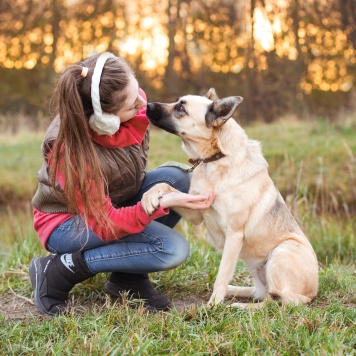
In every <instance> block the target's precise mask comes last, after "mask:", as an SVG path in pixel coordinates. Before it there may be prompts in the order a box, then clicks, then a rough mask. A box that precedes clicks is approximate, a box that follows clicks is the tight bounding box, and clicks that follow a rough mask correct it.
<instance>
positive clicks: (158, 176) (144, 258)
mask: <svg viewBox="0 0 356 356" xmlns="http://www.w3.org/2000/svg"><path fill="white" fill-rule="evenodd" d="M157 183H167V184H169V185H171V186H172V187H174V188H176V189H178V190H179V191H182V192H185V193H186V192H188V190H189V185H190V174H188V173H186V172H184V171H182V170H181V169H179V168H176V167H160V168H157V169H155V170H153V171H150V172H148V173H147V175H146V177H145V179H144V181H143V183H142V186H141V189H140V191H139V192H138V194H137V195H136V196H134V197H133V198H131V199H129V200H128V201H126V202H125V204H124V205H125V206H131V205H135V204H136V203H137V202H139V201H140V200H141V198H142V195H143V193H145V192H146V191H147V190H149V189H150V188H151V187H152V186H154V185H155V184H157ZM179 219H180V216H179V215H178V214H177V213H176V212H174V211H173V210H171V211H170V213H169V214H168V215H166V216H163V217H162V218H159V219H157V220H155V221H152V222H151V223H150V224H149V225H148V226H147V227H146V228H145V229H144V230H143V231H142V232H140V233H138V234H133V235H128V236H126V237H124V238H122V239H119V240H115V241H111V242H105V241H103V240H101V239H100V238H99V237H98V236H97V235H96V234H94V232H93V231H92V230H90V229H89V230H87V229H86V228H85V225H84V222H83V220H81V219H80V218H79V217H78V216H76V217H74V218H73V219H70V220H67V221H65V222H64V223H62V224H61V225H60V226H58V227H57V228H56V229H55V230H54V231H53V232H52V234H51V236H50V237H49V239H48V242H47V248H48V250H49V251H51V252H52V253H71V252H76V251H79V250H82V251H84V252H83V260H84V262H85V263H86V264H87V266H88V268H89V270H90V271H91V272H93V273H99V272H127V273H149V272H157V271H166V270H169V269H173V268H175V267H178V266H179V265H181V264H182V263H183V262H184V261H185V260H186V259H187V257H188V256H189V252H190V248H189V244H188V242H187V240H186V239H185V238H184V237H183V236H182V235H180V234H179V233H178V232H176V231H174V230H173V227H174V226H175V225H176V224H177V222H178V221H179Z"/></svg>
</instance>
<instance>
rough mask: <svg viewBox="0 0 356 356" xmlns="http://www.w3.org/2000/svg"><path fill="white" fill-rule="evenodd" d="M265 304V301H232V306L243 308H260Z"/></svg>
mask: <svg viewBox="0 0 356 356" xmlns="http://www.w3.org/2000/svg"><path fill="white" fill-rule="evenodd" d="M264 305H265V302H258V303H232V304H231V305H230V307H233V308H241V309H259V308H262V307H263V306H264Z"/></svg>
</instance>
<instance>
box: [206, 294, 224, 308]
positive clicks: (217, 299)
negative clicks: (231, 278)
mask: <svg viewBox="0 0 356 356" xmlns="http://www.w3.org/2000/svg"><path fill="white" fill-rule="evenodd" d="M224 298H225V295H224V294H218V293H213V294H212V295H211V297H210V299H209V301H208V306H209V307H213V306H214V305H218V304H221V303H222V302H223V301H224Z"/></svg>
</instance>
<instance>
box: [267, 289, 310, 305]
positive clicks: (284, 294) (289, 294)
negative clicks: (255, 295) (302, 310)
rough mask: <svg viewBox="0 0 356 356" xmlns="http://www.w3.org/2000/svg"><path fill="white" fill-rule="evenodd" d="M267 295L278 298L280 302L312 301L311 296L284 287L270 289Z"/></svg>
mask: <svg viewBox="0 0 356 356" xmlns="http://www.w3.org/2000/svg"><path fill="white" fill-rule="evenodd" d="M268 294H269V297H270V298H271V299H279V300H281V302H282V304H289V303H292V304H295V305H299V304H308V303H310V302H311V301H312V298H310V297H307V296H305V295H302V294H298V293H294V292H293V291H291V290H288V289H284V290H282V291H276V290H270V291H269V293H268Z"/></svg>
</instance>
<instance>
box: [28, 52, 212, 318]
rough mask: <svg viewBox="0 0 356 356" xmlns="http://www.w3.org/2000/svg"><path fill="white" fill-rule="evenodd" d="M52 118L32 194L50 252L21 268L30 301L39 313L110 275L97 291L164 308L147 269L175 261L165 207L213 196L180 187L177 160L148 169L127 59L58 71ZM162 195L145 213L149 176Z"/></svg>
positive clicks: (185, 178) (172, 219) (140, 100)
mask: <svg viewBox="0 0 356 356" xmlns="http://www.w3.org/2000/svg"><path fill="white" fill-rule="evenodd" d="M52 104H53V109H54V113H55V114H56V115H57V116H56V117H55V119H54V120H53V122H52V123H51V125H50V127H49V128H48V130H47V133H46V135H45V138H44V141H43V144H42V152H43V156H44V162H43V165H42V167H41V169H40V170H39V172H38V174H37V177H38V181H39V184H38V189H37V191H36V194H35V196H34V198H33V200H32V204H33V207H34V228H35V230H36V231H37V233H38V236H39V238H40V240H41V242H42V244H43V246H44V247H45V249H47V250H48V251H50V252H51V253H53V254H51V255H49V256H46V257H42V258H34V259H33V260H32V261H31V263H30V266H29V272H30V277H31V283H32V287H33V289H34V301H35V305H36V306H37V308H38V309H39V311H40V312H41V313H42V314H49V315H56V314H60V313H63V312H65V311H67V310H68V309H67V305H66V299H67V297H68V293H69V291H70V290H71V289H72V288H73V286H74V285H75V284H77V283H79V282H82V281H84V280H86V279H88V278H90V277H92V276H94V275H95V274H97V273H100V272H111V275H110V279H109V281H108V282H107V283H106V284H105V290H106V292H108V293H109V294H111V295H112V296H114V297H116V298H120V297H121V294H122V293H128V295H129V296H130V297H133V298H135V299H136V298H141V299H143V300H144V305H145V307H146V308H147V309H149V310H167V309H169V308H170V307H171V303H170V301H169V299H168V298H167V297H166V296H164V295H162V294H160V293H159V292H158V291H156V290H155V289H154V287H153V286H152V284H151V283H150V281H149V279H148V273H149V272H156V271H165V270H169V269H172V268H175V267H177V266H179V265H180V264H182V263H183V262H184V261H185V259H186V258H187V257H188V255H189V245H188V243H187V241H186V239H185V238H184V237H183V236H181V235H180V234H178V233H177V232H176V231H174V230H173V227H174V226H175V225H176V223H177V222H178V220H179V219H180V216H179V215H178V214H177V213H175V212H174V211H173V210H171V209H170V208H171V207H173V206H176V207H185V208H191V209H205V208H208V207H209V206H210V205H211V203H212V201H213V199H214V197H213V196H212V195H209V196H208V197H205V196H200V195H199V196H193V195H189V194H186V192H187V191H188V189H189V174H188V173H186V172H185V171H183V170H181V169H179V168H177V167H161V168H157V169H155V170H153V171H151V172H147V171H146V164H147V150H148V141H149V137H148V126H149V122H148V119H147V117H146V115H145V112H146V104H147V103H146V96H145V94H144V92H143V91H142V90H141V89H140V88H139V86H138V82H137V80H136V79H135V77H134V74H133V72H132V70H131V69H130V67H129V66H128V64H127V63H126V62H125V61H124V60H122V59H121V58H118V57H115V56H114V55H113V54H111V53H108V52H105V53H103V54H101V55H100V56H98V55H97V56H94V57H91V58H89V59H87V60H85V61H84V62H82V63H81V64H80V65H72V66H69V67H68V68H67V69H66V70H65V71H64V73H63V74H62V75H61V77H60V79H59V81H58V83H57V86H56V89H55V92H54V95H53V100H52ZM162 182H165V183H168V184H170V185H172V186H174V187H175V188H176V189H178V190H179V191H180V192H181V193H176V194H172V193H171V194H166V195H164V196H163V197H161V199H160V205H159V206H157V207H155V208H156V210H155V211H154V213H153V214H152V215H151V216H149V215H147V214H146V212H145V211H144V209H143V207H142V205H141V202H140V200H141V198H142V195H143V194H144V193H145V192H146V191H148V190H149V189H150V188H151V187H152V186H153V185H155V184H156V183H162Z"/></svg>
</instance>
